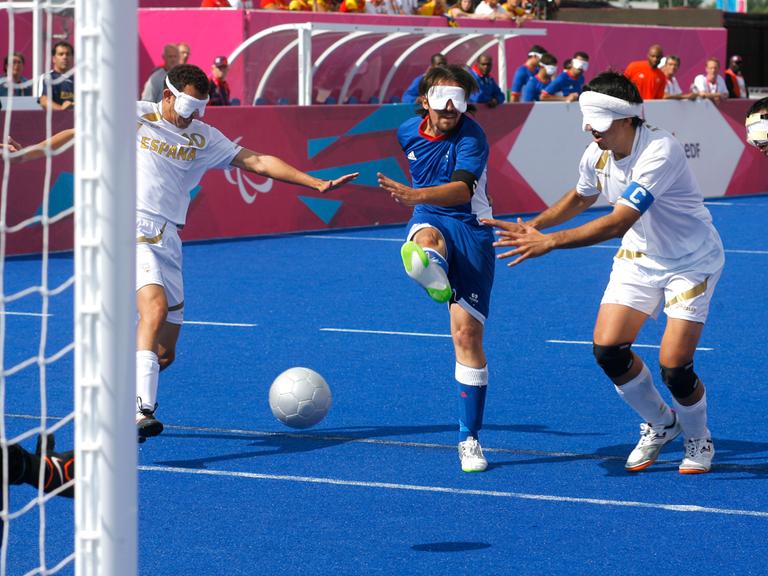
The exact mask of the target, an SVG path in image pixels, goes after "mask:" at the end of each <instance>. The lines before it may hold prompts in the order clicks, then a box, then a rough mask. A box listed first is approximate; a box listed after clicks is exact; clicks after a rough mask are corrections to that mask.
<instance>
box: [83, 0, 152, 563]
mask: <svg viewBox="0 0 768 576" xmlns="http://www.w3.org/2000/svg"><path fill="white" fill-rule="evenodd" d="M137 38H138V35H137V0H76V5H75V58H76V63H77V68H76V82H75V132H76V136H75V462H76V464H75V469H76V473H75V531H76V534H75V573H76V574H77V576H134V575H135V574H136V571H137V478H136V474H137V473H136V464H137V449H136V424H135V421H134V412H135V401H136V392H135V377H134V374H135V353H134V352H135V322H136V312H135V310H136V303H135V290H134V287H135V248H134V246H135V214H136V191H135V182H136V174H135V165H136V145H135V130H136V127H135V122H136V95H137V94H138V86H137V83H138V81H137V76H138V54H137V53H138V50H137V45H138V40H137Z"/></svg>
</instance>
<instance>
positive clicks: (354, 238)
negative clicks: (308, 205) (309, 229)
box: [304, 234, 405, 242]
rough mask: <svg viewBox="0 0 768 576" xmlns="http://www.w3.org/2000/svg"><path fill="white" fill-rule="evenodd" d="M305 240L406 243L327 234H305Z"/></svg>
mask: <svg viewBox="0 0 768 576" xmlns="http://www.w3.org/2000/svg"><path fill="white" fill-rule="evenodd" d="M304 238H316V239H318V240H372V241H374V242H405V240H404V239H403V238H376V237H375V236H328V235H325V234H305V235H304Z"/></svg>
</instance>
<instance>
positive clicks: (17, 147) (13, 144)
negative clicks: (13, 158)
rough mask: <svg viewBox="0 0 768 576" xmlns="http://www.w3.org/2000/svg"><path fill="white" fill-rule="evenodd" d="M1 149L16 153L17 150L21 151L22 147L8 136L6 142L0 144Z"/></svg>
mask: <svg viewBox="0 0 768 576" xmlns="http://www.w3.org/2000/svg"><path fill="white" fill-rule="evenodd" d="M3 148H8V151H9V152H18V151H19V150H21V149H22V145H21V144H19V143H18V142H16V140H14V139H13V138H11V137H10V136H8V142H6V143H5V144H0V149H3Z"/></svg>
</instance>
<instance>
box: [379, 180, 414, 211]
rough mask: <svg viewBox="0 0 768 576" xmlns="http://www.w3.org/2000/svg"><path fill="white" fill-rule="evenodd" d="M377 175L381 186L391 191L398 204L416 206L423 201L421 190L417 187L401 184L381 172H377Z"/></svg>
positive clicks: (390, 193)
mask: <svg viewBox="0 0 768 576" xmlns="http://www.w3.org/2000/svg"><path fill="white" fill-rule="evenodd" d="M376 176H377V177H378V179H379V188H381V189H382V190H384V191H386V192H389V195H390V196H391V197H392V200H394V201H395V202H397V203H398V204H405V205H406V206H415V205H416V204H419V203H420V202H421V198H420V196H419V191H418V190H416V189H415V188H411V187H409V186H406V185H405V184H400V182H397V181H395V180H392V178H388V177H386V176H384V174H382V173H381V172H377V173H376Z"/></svg>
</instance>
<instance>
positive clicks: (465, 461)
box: [459, 436, 488, 472]
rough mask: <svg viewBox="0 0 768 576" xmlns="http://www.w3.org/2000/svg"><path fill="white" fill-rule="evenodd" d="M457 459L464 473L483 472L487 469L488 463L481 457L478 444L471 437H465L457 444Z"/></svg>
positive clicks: (481, 453)
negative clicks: (459, 460)
mask: <svg viewBox="0 0 768 576" xmlns="http://www.w3.org/2000/svg"><path fill="white" fill-rule="evenodd" d="M459 458H460V459H461V469H462V470H463V471H464V472H483V471H484V470H485V469H486V468H488V461H487V460H486V459H485V456H483V449H482V448H481V447H480V442H478V441H477V440H475V439H474V438H473V437H472V436H469V437H467V439H466V440H464V442H459Z"/></svg>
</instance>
